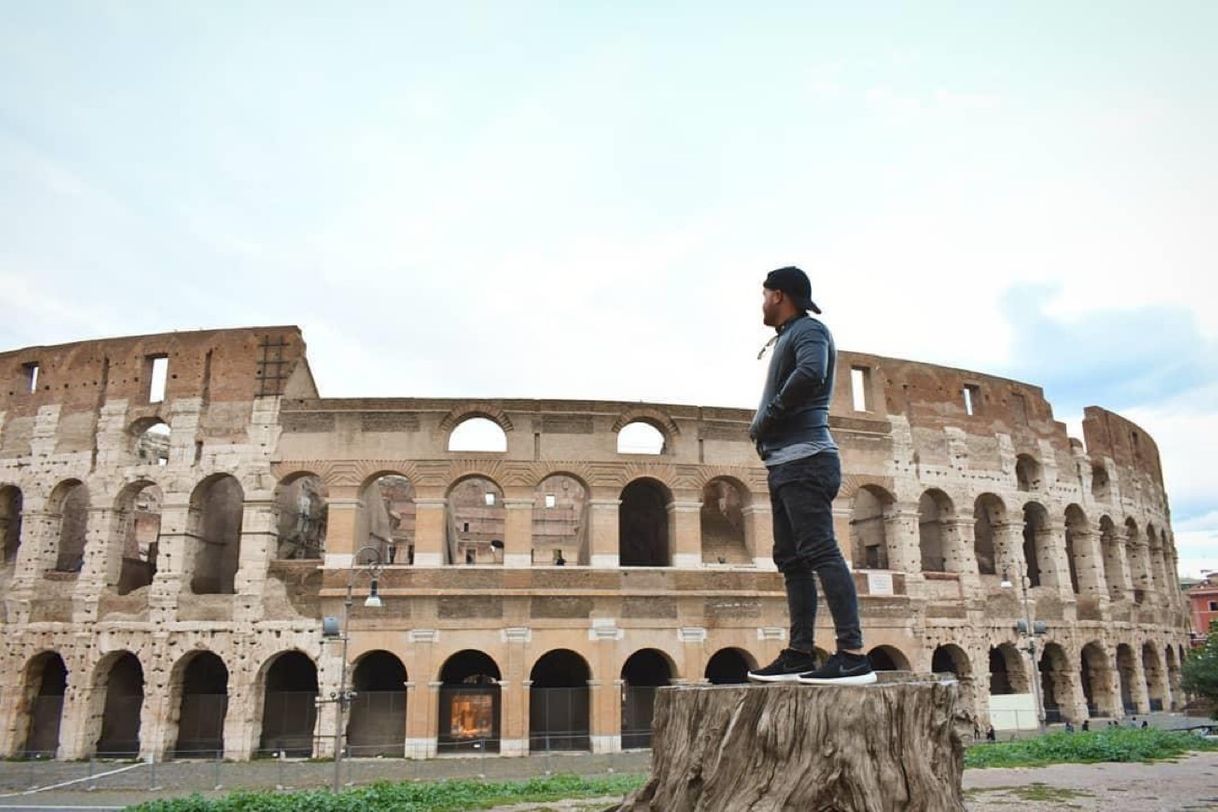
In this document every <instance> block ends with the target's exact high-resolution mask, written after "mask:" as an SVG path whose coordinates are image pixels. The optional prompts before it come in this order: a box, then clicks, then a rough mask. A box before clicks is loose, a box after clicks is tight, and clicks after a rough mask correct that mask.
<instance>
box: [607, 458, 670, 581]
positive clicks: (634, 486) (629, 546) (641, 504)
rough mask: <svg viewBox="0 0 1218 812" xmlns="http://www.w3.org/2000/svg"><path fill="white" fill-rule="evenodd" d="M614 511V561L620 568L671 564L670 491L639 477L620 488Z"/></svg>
mask: <svg viewBox="0 0 1218 812" xmlns="http://www.w3.org/2000/svg"><path fill="white" fill-rule="evenodd" d="M621 500H622V503H621V507H620V508H619V510H618V561H619V563H620V565H621V566H623V567H667V566H671V564H672V547H671V543H672V537H673V534H672V528H671V526H670V524H671V521H670V514H669V505H671V504H672V491H671V490H669V488H668V486H667V485H665V484H664V483H662V482H660V481H659V480H657V479H653V478H650V477H639V478H637V479H633V480H631V481H630V482H629V483H627V485H626V487H624V488H622V496H621Z"/></svg>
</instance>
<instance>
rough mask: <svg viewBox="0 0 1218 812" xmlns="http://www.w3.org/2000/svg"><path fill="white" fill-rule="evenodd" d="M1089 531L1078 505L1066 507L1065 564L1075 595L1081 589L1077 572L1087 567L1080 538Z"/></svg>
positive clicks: (1085, 518)
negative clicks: (1068, 570)
mask: <svg viewBox="0 0 1218 812" xmlns="http://www.w3.org/2000/svg"><path fill="white" fill-rule="evenodd" d="M1089 533H1090V530H1089V529H1088V526H1087V517H1086V516H1085V515H1084V514H1083V509H1082V508H1080V507H1079V506H1078V505H1070V506H1069V507H1067V508H1066V564H1067V566H1068V567H1069V568H1070V588H1071V589H1073V590H1074V594H1075V595H1077V594H1079V592H1080V591H1081V588H1080V581H1079V573H1080V572H1083V571H1084V570H1085V568H1087V567H1088V562H1087V557H1086V552H1085V550H1084V549H1083V545H1082V543H1081V541H1080V540H1081V539H1082V538H1084V537H1086V536H1087V535H1088V534H1089Z"/></svg>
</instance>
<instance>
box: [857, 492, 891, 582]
mask: <svg viewBox="0 0 1218 812" xmlns="http://www.w3.org/2000/svg"><path fill="white" fill-rule="evenodd" d="M895 504H896V498H895V497H894V496H893V495H892V494H891V493H890V492H889V491H887V490H885V489H884V488H881V487H880V486H878V485H870V484H868V485H863V486H861V487H860V488H859V489H858V491H857V492H855V494H854V498H853V499H852V500H851V506H850V549H851V551H852V556H853V559H854V567H855V569H872V570H886V569H888V568H889V566H890V564H891V563H892V561H893V559H894V558H895V556H894V555H893V552H894V551H893V550H892V549H891V546H892V544H893V541H894V539H890V538H889V536H890V535H891V534H890V533H889V532H888V517H889V513H890V512H891V510H892V508H893V506H894V505H895Z"/></svg>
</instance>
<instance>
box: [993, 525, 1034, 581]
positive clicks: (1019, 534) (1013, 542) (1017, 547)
mask: <svg viewBox="0 0 1218 812" xmlns="http://www.w3.org/2000/svg"><path fill="white" fill-rule="evenodd" d="M1025 570H1026V568H1025V567H1024V563H1023V521H1022V520H1021V519H1017V520H1015V521H1011V520H1004V521H1001V522H999V523H998V524H996V525H994V571H995V572H996V573H997V574H998V576H999V577H1002V575H1003V573H1006V575H1007V578H1008V579H1009V580H1011V581H1013V582H1018V581H1019V576H1020V573H1023V572H1025Z"/></svg>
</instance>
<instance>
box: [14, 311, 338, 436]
mask: <svg viewBox="0 0 1218 812" xmlns="http://www.w3.org/2000/svg"><path fill="white" fill-rule="evenodd" d="M158 357H163V358H168V359H169V371H168V379H167V381H166V386H165V398H164V400H165V402H166V403H168V402H170V401H172V400H174V399H175V398H201V399H203V400H205V401H206V400H209V399H210V400H218V401H233V400H251V399H253V398H254V397H256V396H258V395H279V394H285V393H286V392H289V391H290V390H289V387H288V382H289V380H291V379H292V376H293V374H294V373H295V374H296V379H295V380H294V381H293V385H295V386H298V387H299V390H298V394H299V395H301V396H305V397H308V396H312V397H316V395H317V390H316V387H315V386H314V385H313V381H312V376H311V375H309V374H308V369H307V363H306V362H305V360H304V358H305V343H304V338H303V337H302V336H301V333H300V328H299V327H290V326H289V327H249V328H242V329H236V330H199V331H193V332H181V333H161V334H158V335H146V336H131V337H125V338H107V339H98V340H94V341H78V342H75V343H72V344H59V345H55V346H49V347H25V348H24V349H19V350H11V351H9V352H5V353H0V411H2V412H4V413H5V415H6V416H7V417H8V418H9V419H12V418H14V417H31V416H33V415H35V414H36V413H37V411H38V409H39V408H40V407H42V406H49V405H59V406H60V407H61V410H62V411H63V412H65V413H67V412H74V411H84V410H89V409H95V408H97V407H98V406H99V405H100V404H102V403H105V402H106V401H108V400H115V399H125V400H127V401H129V402H130V403H132V404H138V403H147V402H148V400H149V387H150V384H151V373H152V363H153V359H155V358H158ZM302 365H303V366H302ZM34 367H36V368H37V370H38V372H37V386H36V388H35V389H34V390H33V391H31V386H30V383H31V380H30V375H31V370H32V369H33V368H34Z"/></svg>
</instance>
